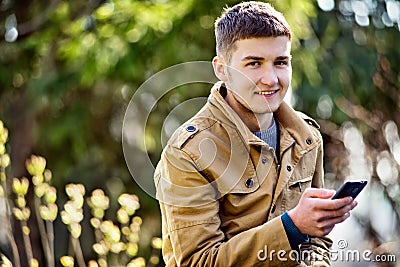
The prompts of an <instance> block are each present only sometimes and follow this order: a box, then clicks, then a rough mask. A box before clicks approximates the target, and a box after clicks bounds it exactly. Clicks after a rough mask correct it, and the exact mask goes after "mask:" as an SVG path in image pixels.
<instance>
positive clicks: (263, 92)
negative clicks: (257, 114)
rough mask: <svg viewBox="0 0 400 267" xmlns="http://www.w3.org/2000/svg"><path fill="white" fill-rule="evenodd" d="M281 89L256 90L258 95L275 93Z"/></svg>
mask: <svg viewBox="0 0 400 267" xmlns="http://www.w3.org/2000/svg"><path fill="white" fill-rule="evenodd" d="M278 91H279V90H274V91H262V92H256V94H257V95H273V94H275V93H276V92H278Z"/></svg>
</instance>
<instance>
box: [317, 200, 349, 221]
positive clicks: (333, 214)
mask: <svg viewBox="0 0 400 267" xmlns="http://www.w3.org/2000/svg"><path fill="white" fill-rule="evenodd" d="M354 207H355V205H354V202H353V203H351V204H349V205H346V206H343V207H342V208H340V209H338V210H324V211H322V212H321V214H322V216H321V218H320V221H324V220H327V219H332V218H340V217H342V216H343V215H344V214H346V213H348V212H350V211H351V210H352V209H353V208H354Z"/></svg>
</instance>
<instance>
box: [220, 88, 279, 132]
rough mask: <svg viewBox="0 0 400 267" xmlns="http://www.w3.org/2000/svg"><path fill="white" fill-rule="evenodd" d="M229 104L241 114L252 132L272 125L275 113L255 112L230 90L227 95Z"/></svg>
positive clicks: (241, 117)
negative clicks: (237, 98)
mask: <svg viewBox="0 0 400 267" xmlns="http://www.w3.org/2000/svg"><path fill="white" fill-rule="evenodd" d="M225 100H226V102H227V103H228V105H229V106H230V107H231V108H232V109H233V110H234V111H235V112H236V113H237V114H238V115H239V117H240V119H241V120H242V121H243V122H244V124H246V126H247V127H248V128H249V130H250V131H252V132H260V131H263V130H266V129H268V128H269V127H270V126H271V125H272V119H273V113H263V114H261V113H254V112H253V111H251V110H250V109H248V108H246V107H245V106H244V105H242V104H241V103H240V102H238V101H237V100H236V99H235V98H234V96H233V95H232V94H231V93H230V92H229V90H228V94H227V95H226V97H225Z"/></svg>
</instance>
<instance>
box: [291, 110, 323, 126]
mask: <svg viewBox="0 0 400 267" xmlns="http://www.w3.org/2000/svg"><path fill="white" fill-rule="evenodd" d="M296 113H297V115H298V116H299V117H300V118H302V119H303V120H304V121H305V122H306V123H307V124H308V125H310V126H312V127H313V128H315V129H317V130H319V129H320V128H321V127H320V126H319V124H318V123H317V122H316V121H315V120H314V119H313V118H311V117H309V116H308V115H306V114H304V113H303V112H300V111H296Z"/></svg>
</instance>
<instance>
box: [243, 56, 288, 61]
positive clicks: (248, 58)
mask: <svg viewBox="0 0 400 267" xmlns="http://www.w3.org/2000/svg"><path fill="white" fill-rule="evenodd" d="M291 58H292V56H291V55H290V56H279V57H277V58H276V60H290V59H291ZM248 60H265V58H263V57H259V56H246V57H244V58H242V61H248Z"/></svg>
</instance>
